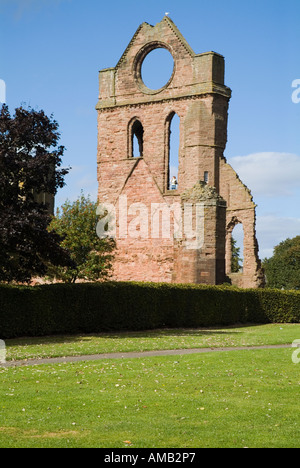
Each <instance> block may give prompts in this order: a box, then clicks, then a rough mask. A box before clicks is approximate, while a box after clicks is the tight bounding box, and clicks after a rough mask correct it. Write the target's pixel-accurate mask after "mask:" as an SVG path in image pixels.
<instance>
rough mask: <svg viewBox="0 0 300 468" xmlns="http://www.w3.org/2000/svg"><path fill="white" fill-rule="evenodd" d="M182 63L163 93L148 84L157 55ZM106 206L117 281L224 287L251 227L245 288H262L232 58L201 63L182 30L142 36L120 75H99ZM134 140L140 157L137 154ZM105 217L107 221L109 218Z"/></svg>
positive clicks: (150, 29)
mask: <svg viewBox="0 0 300 468" xmlns="http://www.w3.org/2000/svg"><path fill="white" fill-rule="evenodd" d="M157 48H164V49H166V50H168V51H169V52H170V53H171V55H172V57H173V60H174V69H173V73H172V76H171V78H170V79H169V81H168V82H167V83H166V85H165V86H163V87H162V88H160V89H158V90H152V89H149V88H148V87H147V86H146V85H145V84H144V82H143V79H142V72H141V69H142V64H143V61H144V59H145V57H146V56H147V55H148V54H149V53H151V51H153V50H154V49H157ZM99 85H100V93H99V101H98V104H97V106H96V109H97V112H98V159H97V161H98V182H99V194H98V195H99V203H100V204H102V205H107V206H109V207H110V210H111V211H113V212H114V213H113V216H112V217H111V218H112V219H114V220H115V223H114V233H115V237H116V245H117V249H116V257H115V261H114V270H113V274H114V278H115V279H117V280H130V281H131V280H134V281H154V282H187V283H206V284H221V283H223V282H225V281H228V276H227V275H230V273H231V271H230V268H231V233H232V230H233V228H234V226H235V225H236V224H237V223H242V224H243V227H244V232H245V239H244V269H243V275H242V276H241V277H239V279H238V280H239V285H240V286H243V287H258V286H261V285H262V277H263V275H262V271H261V266H260V261H259V258H258V246H257V241H256V236H255V205H254V203H253V200H252V196H251V193H250V192H249V190H248V189H247V188H246V187H245V186H244V185H243V184H242V182H241V181H240V180H239V178H238V176H237V174H236V173H235V172H234V170H233V169H232V168H231V166H229V165H228V164H227V163H226V160H225V158H224V155H223V153H224V149H225V146H226V142H227V115H228V103H229V100H230V97H231V91H230V89H229V88H228V87H226V86H225V85H224V58H223V57H222V56H221V55H219V54H217V53H215V52H207V53H202V54H195V53H194V52H193V50H192V49H191V47H190V46H189V45H188V43H187V42H186V40H185V39H184V37H183V36H182V34H181V33H180V31H179V30H178V29H177V27H176V26H175V24H174V23H173V21H172V20H171V19H170V18H169V17H167V16H165V17H164V18H163V20H162V21H161V22H160V23H158V24H157V25H156V26H151V25H149V24H147V23H143V24H142V25H140V26H139V28H138V29H137V31H136V33H135V35H134V36H133V38H132V40H131V41H130V43H129V45H128V47H127V48H126V50H125V52H124V53H123V55H122V57H121V59H120V60H119V62H118V64H117V65H116V67H115V68H108V69H104V70H101V71H100V73H99ZM175 114H177V116H178V117H179V118H180V143H179V165H178V186H177V187H176V190H170V184H169V176H170V126H171V122H172V119H173V117H174V115H175ZM134 138H135V139H136V140H137V142H138V147H139V155H138V157H136V156H135V154H134V151H133V141H134ZM108 211H109V210H107V211H105V210H104V211H103V213H104V212H105V213H107V212H108Z"/></svg>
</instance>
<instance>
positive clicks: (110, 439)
mask: <svg viewBox="0 0 300 468" xmlns="http://www.w3.org/2000/svg"><path fill="white" fill-rule="evenodd" d="M291 355H292V350H291V349H272V350H271V349H265V350H256V351H253V350H252V351H247V350H243V351H234V352H230V351H226V352H217V353H211V354H210V353H205V354H201V355H200V354H199V355H189V356H180V357H155V358H145V359H144V358H139V359H134V360H133V359H132V360H130V359H127V360H112V361H109V362H108V361H92V362H89V363H86V362H83V363H80V364H78V363H76V364H75V363H67V364H59V365H55V366H53V365H42V366H34V367H29V366H28V367H21V368H17V367H16V368H2V369H1V368H0V383H1V385H0V401H1V403H0V415H1V423H0V447H1V448H4V447H17V448H21V447H26V448H30V447H34V448H40V447H43V448H59V447H70V448H75V447H76V448H80V447H84V448H89V447H98V448H100V447H105V448H109V447H112V448H124V447H131V448H139V447H143V448H198V447H200V448H201V447H207V448H208V447H211V448H213V447H222V448H223V447H224V448H225V447H236V448H240V447H269V448H271V447H274V448H275V447H276V448H280V447H288V448H292V447H295V448H297V447H298V446H299V437H300V431H299V423H300V421H299V411H298V395H299V385H300V378H299V367H298V366H297V365H295V364H293V363H292V359H291Z"/></svg>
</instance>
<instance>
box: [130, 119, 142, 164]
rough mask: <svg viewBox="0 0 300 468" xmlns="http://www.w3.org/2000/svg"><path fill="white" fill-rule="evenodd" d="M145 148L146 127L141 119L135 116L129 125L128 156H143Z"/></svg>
mask: <svg viewBox="0 0 300 468" xmlns="http://www.w3.org/2000/svg"><path fill="white" fill-rule="evenodd" d="M143 150H144V128H143V125H142V123H141V121H140V120H139V119H138V118H137V117H134V118H133V119H132V120H131V121H130V122H129V125H128V157H129V158H142V157H143Z"/></svg>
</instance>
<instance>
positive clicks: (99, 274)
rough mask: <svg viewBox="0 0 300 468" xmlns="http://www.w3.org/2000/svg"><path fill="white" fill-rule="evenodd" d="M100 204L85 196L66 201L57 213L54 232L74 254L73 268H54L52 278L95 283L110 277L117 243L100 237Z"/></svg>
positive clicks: (53, 223)
mask: <svg viewBox="0 0 300 468" xmlns="http://www.w3.org/2000/svg"><path fill="white" fill-rule="evenodd" d="M96 211H97V203H95V202H93V201H91V200H90V197H85V196H84V194H83V193H81V196H80V197H79V198H78V199H77V200H76V201H74V202H70V201H68V200H67V201H66V202H65V203H64V204H63V205H62V207H61V208H59V209H58V210H57V213H56V216H55V217H54V218H53V220H52V222H51V225H50V227H49V229H50V230H52V229H53V230H54V231H55V232H56V233H58V234H59V235H60V236H61V237H62V239H63V240H62V241H61V246H62V247H63V248H65V249H67V250H68V251H69V252H70V255H71V258H72V260H73V261H74V266H73V267H61V266H58V267H51V268H50V270H49V273H50V276H51V277H52V278H56V279H60V280H63V281H66V282H75V281H76V280H77V279H82V280H86V281H94V280H99V279H104V278H106V277H108V276H109V274H110V269H111V260H112V255H113V254H112V252H113V249H114V247H115V242H114V241H113V240H112V239H109V238H107V239H100V238H99V237H98V236H97V234H96V225H97V215H96Z"/></svg>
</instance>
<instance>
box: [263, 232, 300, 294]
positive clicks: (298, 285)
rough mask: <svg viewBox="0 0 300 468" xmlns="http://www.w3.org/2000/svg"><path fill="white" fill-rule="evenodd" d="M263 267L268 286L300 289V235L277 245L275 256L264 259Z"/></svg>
mask: <svg viewBox="0 0 300 468" xmlns="http://www.w3.org/2000/svg"><path fill="white" fill-rule="evenodd" d="M263 267H264V269H265V274H266V279H267V286H268V287H270V288H276V289H300V236H296V237H294V238H293V239H286V240H285V241H283V242H281V243H280V244H279V245H277V246H276V247H275V248H274V254H273V256H272V257H271V258H268V259H265V260H264V261H263Z"/></svg>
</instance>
